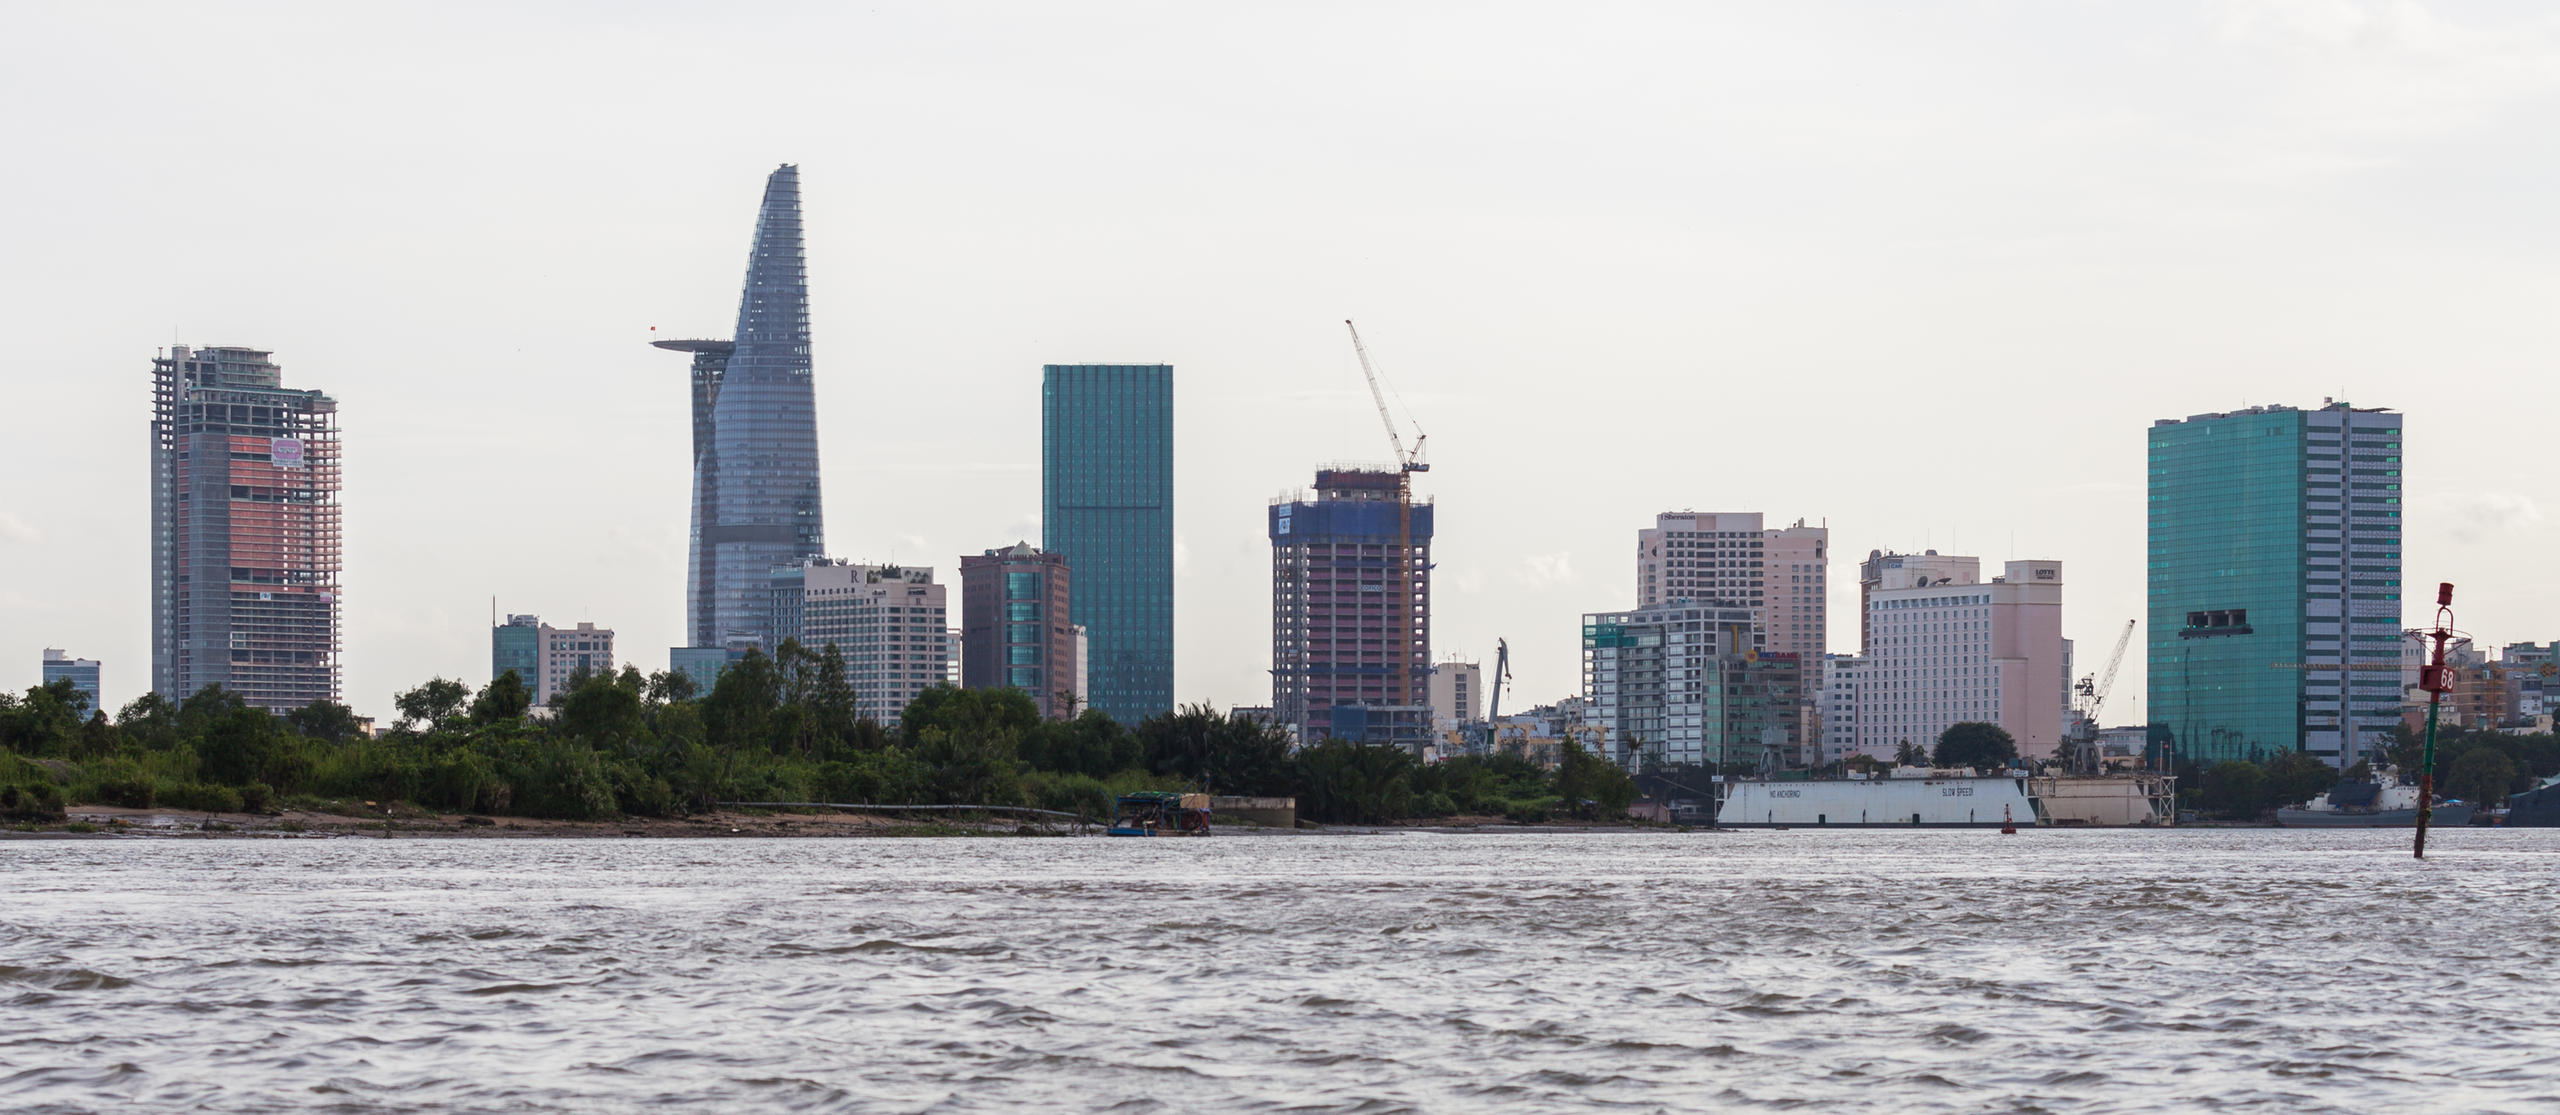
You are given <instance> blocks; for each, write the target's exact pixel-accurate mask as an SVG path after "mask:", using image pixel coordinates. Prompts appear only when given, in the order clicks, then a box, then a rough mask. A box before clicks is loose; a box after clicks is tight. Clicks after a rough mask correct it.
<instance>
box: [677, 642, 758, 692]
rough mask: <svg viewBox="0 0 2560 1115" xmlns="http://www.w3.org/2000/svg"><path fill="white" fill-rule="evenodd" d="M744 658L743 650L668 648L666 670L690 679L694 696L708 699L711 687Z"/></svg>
mask: <svg viewBox="0 0 2560 1115" xmlns="http://www.w3.org/2000/svg"><path fill="white" fill-rule="evenodd" d="M746 656H747V652H746V650H745V649H744V648H731V647H668V648H667V669H669V670H671V671H674V672H675V673H679V674H683V675H684V676H685V677H687V678H690V679H692V681H693V693H694V696H697V697H708V696H710V695H711V689H712V687H713V686H716V685H718V684H720V675H722V674H725V673H728V672H729V667H731V666H735V665H737V664H738V662H739V660H740V659H743V658H745V657H746Z"/></svg>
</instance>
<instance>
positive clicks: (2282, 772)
mask: <svg viewBox="0 0 2560 1115" xmlns="http://www.w3.org/2000/svg"><path fill="white" fill-rule="evenodd" d="M2337 783H2338V771H2337V768H2335V767H2332V766H2330V765H2329V764H2327V763H2324V762H2321V761H2320V759H2319V757H2317V756H2315V755H2312V754H2311V753H2309V752H2307V751H2288V752H2285V753H2284V754H2282V755H2278V756H2276V757H2275V760H2274V761H2272V762H2270V763H2268V764H2267V804H2269V805H2278V806H2282V805H2300V804H2302V803H2303V802H2306V801H2309V800H2311V799H2312V798H2314V797H2317V796H2319V795H2320V794H2322V793H2324V792H2326V791H2327V790H2328V789H2329V787H2331V786H2334V785H2336V784H2337Z"/></svg>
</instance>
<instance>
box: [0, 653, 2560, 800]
mask: <svg viewBox="0 0 2560 1115" xmlns="http://www.w3.org/2000/svg"><path fill="white" fill-rule="evenodd" d="M395 705H396V707H397V709H398V711H399V714H400V715H399V719H398V721H397V722H396V723H395V724H394V725H393V726H392V727H391V728H390V730H388V731H386V732H384V733H382V734H381V735H380V736H379V737H374V736H370V735H367V734H366V733H364V732H363V731H362V730H361V727H360V722H359V721H358V719H357V717H356V716H355V714H354V713H353V712H352V711H351V710H349V709H348V708H347V707H346V706H344V705H340V704H336V703H332V702H320V703H316V704H313V705H310V706H308V707H305V708H301V709H296V710H293V711H292V712H290V713H287V714H285V715H282V716H276V715H271V714H269V713H268V712H266V711H265V710H263V709H257V708H252V707H250V706H249V705H248V704H247V703H246V702H245V701H243V700H242V699H241V698H240V696H239V695H238V694H235V693H231V692H228V691H225V690H223V689H221V688H220V687H218V686H209V687H207V688H205V689H203V690H201V691H199V692H197V693H195V694H193V695H190V696H189V697H187V698H186V699H185V700H182V701H176V702H172V701H169V700H167V699H166V698H164V697H161V696H159V695H157V694H146V695H144V696H142V697H139V698H137V699H135V700H134V701H132V702H130V703H128V704H126V705H125V706H124V708H123V709H121V710H120V711H118V712H117V713H116V714H115V715H113V716H109V715H108V714H107V713H106V711H105V710H103V709H99V710H91V709H88V708H87V707H86V700H85V698H84V697H83V695H82V694H81V693H80V692H79V691H78V690H77V689H75V688H73V687H72V685H71V683H69V682H67V681H58V682H55V683H53V684H51V685H43V686H36V687H33V688H30V689H28V690H27V691H26V693H25V695H24V696H17V695H12V694H5V693H0V822H5V823H8V824H12V825H16V826H19V827H42V826H47V825H61V824H64V823H66V821H67V813H66V811H67V809H68V808H70V807H73V806H82V805H86V806H106V807H121V808H126V809H173V810H195V811H204V812H210V813H251V814H275V813H280V812H282V811H285V810H300V811H303V812H305V813H310V814H317V815H350V816H364V817H369V818H379V817H381V816H382V815H383V814H384V813H385V812H398V811H401V810H404V809H405V810H408V811H412V812H418V813H454V814H473V815H485V816H492V817H516V818H525V819H531V820H548V821H571V822H605V821H616V820H623V819H640V820H649V821H679V820H686V819H700V818H704V817H708V816H712V815H714V814H715V813H716V811H718V810H719V808H720V806H719V803H721V802H742V801H777V802H782V801H788V802H839V803H850V804H864V805H929V804H930V805H966V806H1017V807H1031V808H1037V809H1048V810H1055V811H1057V812H1060V813H1066V814H1072V815H1074V816H1076V817H1079V818H1082V819H1084V820H1087V821H1101V820H1107V819H1108V818H1109V817H1110V816H1111V812H1112V804H1113V800H1114V799H1115V798H1116V797H1117V796H1118V795H1120V794H1123V793H1128V792H1131V791H1136V790H1204V791H1208V792H1212V793H1218V794H1235V795H1244V796H1255V797H1292V798H1295V799H1297V808H1298V816H1299V817H1301V818H1303V819H1305V820H1308V821H1312V822H1316V823H1323V824H1392V823H1397V822H1407V821H1427V820H1433V819H1441V818H1456V817H1474V818H1493V817H1499V818H1503V819H1505V820H1508V821H1511V822H1515V823H1524V824H1535V823H1544V822H1549V821H1557V820H1581V821H1586V822H1599V821H1609V822H1616V821H1620V820H1623V819H1624V818H1625V817H1626V813H1627V806H1628V805H1629V804H1630V803H1632V802H1633V801H1635V800H1636V799H1637V798H1638V797H1639V796H1642V797H1647V798H1652V799H1655V800H1663V799H1669V798H1683V797H1685V798H1692V799H1698V798H1704V797H1705V796H1706V795H1705V792H1704V789H1705V787H1706V786H1707V785H1708V782H1709V780H1710V779H1712V778H1713V777H1714V776H1715V775H1716V774H1717V773H1719V771H1718V770H1717V768H1716V767H1715V766H1714V765H1712V764H1704V765H1700V764H1675V765H1672V766H1668V767H1663V766H1657V765H1652V764H1648V765H1647V766H1646V767H1645V768H1644V769H1643V770H1642V771H1641V772H1639V773H1638V774H1637V775H1635V776H1632V777H1631V776H1629V775H1628V774H1627V773H1626V772H1625V771H1623V770H1622V769H1620V768H1619V767H1618V766H1616V765H1615V764H1613V763H1610V762H1608V761H1606V760H1604V759H1602V758H1600V757H1598V756H1595V755H1592V754H1589V753H1587V752H1585V751H1584V750H1582V749H1581V748H1579V747H1576V746H1573V745H1570V744H1568V745H1566V747H1565V748H1564V749H1563V753H1562V755H1561V758H1560V760H1559V762H1558V763H1557V765H1556V766H1555V767H1554V769H1542V768H1541V767H1539V766H1538V765H1535V764H1532V763H1530V762H1528V761H1526V760H1525V759H1523V758H1521V757H1519V756H1516V755H1496V756H1491V757H1474V756H1469V757H1462V758H1457V759H1451V760H1448V761H1445V762H1439V763H1430V764H1425V763H1422V762H1419V761H1418V760H1416V759H1415V758H1414V757H1413V756H1412V755H1410V754H1409V753H1407V752H1404V751H1402V750H1400V749H1392V748H1377V747H1363V746H1359V745H1356V744H1352V743H1347V742H1344V741H1341V740H1326V741H1323V742H1321V743H1318V744H1316V745H1313V746H1310V747H1305V748H1301V749H1299V750H1297V751H1296V752H1294V753H1293V752H1292V751H1291V750H1290V747H1289V742H1288V737H1287V736H1286V735H1285V733H1283V732H1281V731H1280V730H1279V729H1277V728H1275V727H1272V726H1270V725H1267V724H1261V723H1256V722H1252V721H1245V720H1238V719H1234V718H1231V717H1228V716H1226V715H1223V714H1221V713H1218V712H1217V711H1215V710H1213V709H1211V708H1209V707H1207V706H1205V705H1194V706H1190V707H1186V708H1182V709H1178V710H1175V711H1172V712H1168V713H1164V714H1160V715H1157V716H1154V717H1150V718H1148V719H1147V720H1146V721H1144V722H1142V723H1140V724H1138V725H1136V726H1134V727H1131V726H1127V725H1123V724H1121V723H1119V722H1117V721H1115V720H1113V719H1112V718H1110V717H1109V716H1106V715H1104V714H1102V713H1100V712H1097V711H1092V710H1087V711H1085V712H1084V713H1083V714H1081V715H1079V716H1076V717H1074V718H1073V719H1067V720H1050V719H1044V718H1042V717H1041V716H1040V713H1039V710H1038V707H1037V706H1036V705H1035V704H1034V702H1033V701H1032V699H1031V698H1030V697H1029V696H1028V695H1027V694H1023V693H1020V692H1017V691H1013V690H1003V689H958V688H952V687H947V686H945V687H935V688H932V689H928V690H926V691H924V693H923V694H922V695H920V696H919V697H917V698H916V700H915V701H913V702H911V703H910V704H909V705H908V706H907V708H906V709H905V710H903V715H902V716H901V717H900V720H899V723H898V724H897V725H896V726H895V727H886V726H883V725H882V724H880V723H879V722H878V721H877V720H875V719H873V718H871V717H869V716H866V715H864V714H863V712H862V710H860V709H858V708H857V707H856V706H855V700H854V694H853V691H852V689H851V687H850V686H848V685H847V684H845V681H844V670H843V662H842V659H841V657H840V656H839V655H838V654H837V652H836V651H835V649H834V648H833V647H829V648H827V649H826V650H824V651H810V650H806V649H804V648H802V647H801V646H799V645H798V644H797V643H791V642H786V643H785V644H783V645H782V647H781V648H779V649H778V651H777V652H776V653H775V654H773V655H770V656H768V655H765V654H763V653H761V652H752V653H750V654H749V655H748V656H747V657H746V659H745V660H743V661H741V662H739V663H737V664H735V665H734V666H732V667H731V668H730V669H729V670H728V671H726V672H725V673H723V674H722V675H721V676H720V679H719V681H718V682H717V683H716V684H715V685H714V686H713V687H712V689H711V691H710V692H708V693H698V692H696V690H695V687H694V685H693V682H692V679H691V678H689V677H687V676H686V675H683V674H680V673H675V672H672V671H662V672H659V673H656V674H649V675H644V674H642V673H641V672H640V671H639V670H638V669H636V668H629V667H626V668H624V669H623V670H622V671H620V672H618V673H605V674H593V675H583V676H580V677H577V678H574V679H572V681H571V684H570V685H569V686H568V687H567V688H566V689H564V690H563V691H562V692H561V694H560V695H559V696H558V697H556V698H554V699H553V700H552V701H551V702H550V704H549V706H548V708H546V709H544V710H540V712H539V713H537V710H536V709H535V708H534V707H533V701H532V695H531V693H530V692H529V691H528V690H527V688H526V687H525V685H524V683H523V681H522V680H521V679H520V678H518V677H517V676H516V675H515V674H514V673H512V672H510V673H507V674H504V675H501V676H500V677H499V678H498V679H496V680H495V681H492V682H490V683H489V684H488V685H486V686H483V687H481V688H480V689H479V690H478V691H477V692H474V691H473V690H472V689H471V688H470V687H469V686H467V685H464V684H463V683H461V682H458V681H452V680H448V679H443V678H437V679H433V680H430V681H428V682H426V683H424V684H422V685H419V686H417V687H416V688H413V689H410V690H408V691H406V692H403V693H401V694H399V695H398V697H397V698H396V699H395ZM2420 746H2421V743H2420V740H2419V739H2418V738H2417V736H2416V735H2415V734H2414V733H2409V732H2406V731H2402V732H2398V733H2396V734H2395V736H2394V737H2393V739H2392V741H2391V743H2390V753H2391V758H2392V761H2393V762H2394V763H2395V764H2396V765H2397V766H2398V767H2399V768H2400V769H2401V771H2403V772H2404V773H2407V772H2414V770H2415V769H2416V764H2417V761H2418V749H2419V747H2420ZM2437 749H2438V760H2437V762H2438V766H2437V769H2438V770H2439V771H2440V772H2442V777H2441V779H2440V781H2441V785H2442V787H2443V791H2444V792H2445V793H2446V794H2447V795H2449V796H2453V797H2459V798H2462V799H2464V800H2469V801H2473V802H2476V803H2478V804H2481V805H2484V806H2494V805H2496V804H2498V803H2499V802H2501V801H2503V800H2504V799H2505V797H2506V795H2507V794H2508V793H2511V792H2514V791H2518V790H2522V789H2526V788H2529V787H2531V786H2532V785H2534V784H2536V783H2538V782H2539V781H2540V780H2542V779H2545V778H2548V777H2551V776H2552V775H2554V774H2560V739H2555V738H2554V737H2553V736H2552V735H2550V734H2547V733H2542V734H2528V735H2514V734H2507V733H2502V732H2493V731H2477V730H2475V731H2465V730H2461V729H2448V730H2446V731H2444V732H2443V733H2441V735H2440V737H2439V740H2438V745H2437ZM1935 751H1936V754H1934V755H1932V754H1929V753H1927V752H1924V751H1923V750H1922V749H1920V748H1919V747H1917V746H1916V745H1911V746H1906V748H1905V752H1906V753H1905V754H1903V755H1900V756H1898V758H1899V759H1900V760H1901V761H1903V762H1904V763H1907V764H1933V765H1937V766H1985V765H1999V764H2002V763H2006V762H2009V761H2014V760H2015V759H2016V758H2017V754H2016V749H2015V746H2014V744H2011V743H2010V742H2009V741H2008V740H2007V738H2006V733H2002V732H2000V731H1999V729H1998V728H1997V727H1996V726H1993V725H1961V724H1960V725H1957V726H1955V727H1954V728H1951V729H1949V731H1948V734H1947V735H1946V736H1945V737H1943V738H1941V739H1940V740H1938V741H1937V747H1936V748H1935ZM1892 765H1893V764H1890V763H1880V762H1873V761H1869V760H1865V759H1863V758H1853V759H1852V760H1850V761H1849V762H1847V763H1845V764H1835V765H1834V766H1835V767H1837V768H1839V769H1828V768H1826V769H1824V770H1817V771H1814V772H1810V773H1811V774H1812V776H1814V777H1823V776H1826V775H1830V776H1837V775H1839V774H1842V773H1845V772H1846V771H1847V770H1850V769H1860V768H1863V769H1864V770H1867V771H1874V770H1878V769H1883V768H1887V767H1890V766H1892ZM2360 768H2362V764H2359V767H2358V768H2351V769H2350V770H2349V771H2348V772H2347V773H2346V777H2349V778H2361V777H2369V772H2368V771H2367V770H2364V769H2360ZM1723 773H1731V774H1745V773H1750V771H1749V769H1748V768H1744V767H1736V768H1733V769H1730V770H1728V771H1725V772H1723ZM2178 774H2179V775H2180V780H2179V797H2180V799H2181V800H2180V807H2181V809H2182V810H2192V811H2195V812H2196V813H2197V814H2199V815H2200V816H2204V817H2207V818H2213V819H2219V820H2230V821H2244V822H2245V821H2250V820H2260V819H2264V818H2265V817H2267V816H2269V815H2270V814H2271V813H2272V811H2273V810H2274V809H2275V808H2276V807H2278V806H2282V805H2289V804H2296V803H2299V802H2302V801H2305V800H2307V799H2309V798H2311V797H2312V796H2314V795H2317V794H2319V793H2321V792H2322V791H2324V790H2326V789H2327V788H2328V787H2329V786H2330V785H2331V784H2332V783H2334V782H2335V781H2337V780H2338V778H2339V777H2340V776H2339V774H2338V772H2336V771H2334V770H2332V769H2330V768H2329V767H2328V766H2326V765H2325V764H2323V763H2320V762H2319V761H2318V760H2316V759H2314V758H2312V757H2311V756H2309V755H2303V754H2297V753H2283V754H2277V755H2273V756H2270V757H2267V758H2266V759H2265V760H2264V761H2246V760H2230V761H2224V762H2219V763H2216V764H2212V765H2210V766H2200V765H2197V764H2194V763H2185V764H2181V766H2180V768H2179V770H2178Z"/></svg>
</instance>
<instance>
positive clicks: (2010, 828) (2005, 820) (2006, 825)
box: [2000, 805, 2018, 836]
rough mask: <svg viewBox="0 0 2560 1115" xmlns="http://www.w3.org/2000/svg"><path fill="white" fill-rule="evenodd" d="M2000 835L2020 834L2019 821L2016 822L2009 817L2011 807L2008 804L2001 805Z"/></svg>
mask: <svg viewBox="0 0 2560 1115" xmlns="http://www.w3.org/2000/svg"><path fill="white" fill-rule="evenodd" d="M2000 835H2002V836H2016V835H2018V822H2016V821H2014V820H2011V819H2010V817H2009V807H2008V806H2006V805H2003V806H2001V807H2000Z"/></svg>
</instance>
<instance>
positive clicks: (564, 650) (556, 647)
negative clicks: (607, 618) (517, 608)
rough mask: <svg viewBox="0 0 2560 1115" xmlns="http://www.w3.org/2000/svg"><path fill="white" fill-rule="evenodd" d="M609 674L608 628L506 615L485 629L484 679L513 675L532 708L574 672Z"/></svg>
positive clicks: (558, 690) (557, 691)
mask: <svg viewBox="0 0 2560 1115" xmlns="http://www.w3.org/2000/svg"><path fill="white" fill-rule="evenodd" d="M613 669H614V661H613V629H612V628H609V627H598V626H596V625H595V624H593V623H581V624H579V625H577V626H576V627H553V626H551V625H550V624H547V623H544V622H542V617H540V616H508V617H507V622H506V623H504V624H502V625H500V626H497V627H493V628H491V629H490V630H489V680H491V681H496V680H497V679H498V678H499V677H500V676H501V675H504V674H507V673H509V672H513V673H514V674H515V675H516V680H517V681H521V682H523V683H524V688H525V692H526V693H528V694H530V695H531V696H532V697H533V703H534V704H537V705H540V704H547V703H549V702H550V700H551V698H553V697H556V696H559V695H560V694H561V693H563V692H566V691H567V690H568V688H569V681H570V679H571V678H574V677H577V676H578V674H579V672H580V671H584V672H586V673H589V674H604V675H606V676H611V675H612V674H613Z"/></svg>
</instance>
